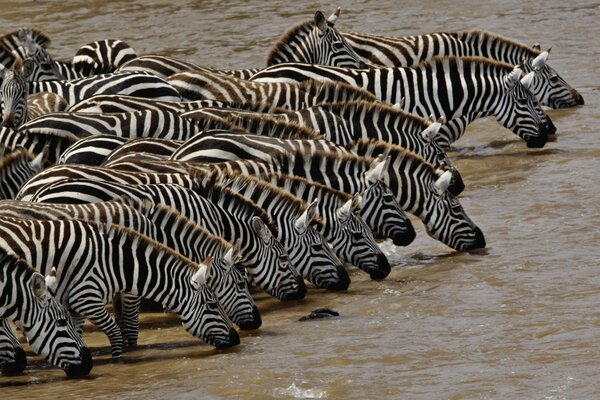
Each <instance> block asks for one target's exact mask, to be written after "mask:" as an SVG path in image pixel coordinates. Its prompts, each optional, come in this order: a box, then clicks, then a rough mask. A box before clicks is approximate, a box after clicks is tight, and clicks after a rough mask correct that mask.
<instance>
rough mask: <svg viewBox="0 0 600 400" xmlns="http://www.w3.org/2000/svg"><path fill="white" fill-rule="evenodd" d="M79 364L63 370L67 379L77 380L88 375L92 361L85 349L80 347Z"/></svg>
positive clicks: (88, 351) (90, 354) (87, 350)
mask: <svg viewBox="0 0 600 400" xmlns="http://www.w3.org/2000/svg"><path fill="white" fill-rule="evenodd" d="M80 352H81V363H79V364H76V365H73V364H70V365H68V366H67V367H66V368H65V373H66V374H67V376H68V377H69V378H78V377H82V376H87V375H89V373H90V371H91V370H92V367H93V365H94V362H93V360H92V353H91V352H90V350H89V349H88V348H87V347H82V348H81V350H80Z"/></svg>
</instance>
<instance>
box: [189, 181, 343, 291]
mask: <svg viewBox="0 0 600 400" xmlns="http://www.w3.org/2000/svg"><path fill="white" fill-rule="evenodd" d="M198 177H200V175H198ZM219 179H220V177H218V176H216V175H215V176H205V177H204V178H198V179H197V180H198V181H199V182H201V184H200V185H199V188H198V190H199V191H200V194H201V195H203V196H206V197H207V198H208V199H209V200H211V201H213V202H214V203H216V204H219V205H221V206H224V205H223V199H224V197H223V196H222V193H223V192H227V191H231V192H233V193H238V194H240V195H242V196H243V197H246V198H248V199H250V200H252V201H254V202H255V203H256V204H258V205H259V206H260V207H262V208H264V209H265V211H267V213H268V214H269V215H270V216H271V218H272V219H273V220H275V221H277V227H278V232H279V235H278V239H279V240H280V241H281V243H282V244H283V245H284V246H285V248H286V249H287V251H288V254H289V257H290V261H291V263H292V265H294V267H295V268H296V269H297V270H298V272H300V274H301V275H302V276H303V277H304V278H305V279H307V280H308V281H309V282H311V283H312V284H314V285H315V286H317V287H319V288H326V289H328V290H347V289H348V287H349V285H350V276H349V275H348V272H347V271H346V270H345V268H344V265H343V264H342V262H341V261H340V260H339V259H338V257H337V256H336V255H335V254H334V252H333V250H332V249H331V248H330V246H329V244H328V243H327V241H326V240H325V238H323V236H322V235H321V234H320V233H319V232H318V230H317V229H316V228H315V227H313V226H312V224H313V223H317V224H321V223H322V221H320V217H319V212H318V209H317V205H316V202H315V201H313V202H312V203H310V204H308V205H307V204H306V203H305V202H303V201H301V200H298V199H297V198H296V197H294V196H292V195H290V194H289V193H287V192H284V191H282V190H280V189H279V188H277V187H274V186H272V185H269V184H267V183H265V182H263V181H257V180H253V181H244V177H241V176H238V177H236V178H233V179H231V181H230V182H220V180H219Z"/></svg>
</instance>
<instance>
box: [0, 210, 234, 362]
mask: <svg viewBox="0 0 600 400" xmlns="http://www.w3.org/2000/svg"><path fill="white" fill-rule="evenodd" d="M0 232H1V233H2V234H0V237H1V238H2V239H0V247H2V248H3V249H5V250H6V251H9V252H11V254H16V255H18V256H20V257H23V259H25V260H28V262H30V263H34V264H35V265H36V266H37V267H38V268H39V270H40V271H43V272H44V273H50V270H51V268H52V267H55V268H56V271H55V274H56V277H55V280H54V284H53V286H54V288H53V291H55V293H56V299H57V300H59V301H60V302H61V303H63V304H65V305H68V307H69V308H70V309H71V310H72V312H73V313H75V314H76V315H78V316H80V317H84V318H89V319H90V320H91V321H92V323H94V324H95V325H96V326H98V327H99V328H100V329H101V330H102V331H103V332H104V333H105V334H106V335H107V336H108V338H109V340H110V343H111V347H112V355H113V357H115V358H118V357H120V356H121V353H122V348H123V338H122V336H121V333H120V331H119V327H118V326H117V325H116V324H115V323H114V321H113V320H112V319H111V317H110V315H109V314H108V312H107V310H106V308H105V305H106V304H108V303H109V302H110V301H111V300H112V298H113V296H114V295H115V294H116V293H118V292H121V291H125V292H129V293H132V294H136V295H139V296H141V297H145V298H148V299H150V300H154V301H156V302H159V303H161V304H163V306H165V308H167V309H169V310H172V311H174V312H175V313H177V314H178V315H179V316H180V318H181V320H182V324H183V326H184V327H185V329H186V330H187V331H188V332H189V333H190V334H192V335H193V336H196V337H198V338H201V339H202V340H204V341H205V342H207V343H209V344H211V345H213V346H215V347H217V348H224V347H229V346H233V345H237V344H239V336H238V334H237V332H236V331H235V329H233V327H232V325H231V322H230V321H229V319H228V318H227V316H226V315H225V313H224V311H223V309H222V308H221V306H220V304H219V303H218V301H217V300H216V298H215V297H214V294H213V293H212V291H211V290H210V289H209V288H208V285H206V276H207V274H208V273H209V272H208V271H207V269H208V268H207V265H203V264H200V265H198V264H195V263H193V262H191V261H190V260H189V259H187V258H184V257H183V256H181V255H179V254H177V253H175V252H173V251H172V250H169V249H168V248H167V247H164V246H162V245H161V244H159V243H157V242H154V241H152V240H150V239H148V238H147V237H145V236H143V235H140V234H138V233H136V232H135V231H130V230H128V229H126V228H117V227H115V226H105V225H96V224H92V223H89V222H83V221H75V220H70V221H32V220H18V219H12V218H6V217H5V218H0ZM82 244H85V246H82ZM91 255H94V256H93V257H91ZM115 260H122V261H121V262H115Z"/></svg>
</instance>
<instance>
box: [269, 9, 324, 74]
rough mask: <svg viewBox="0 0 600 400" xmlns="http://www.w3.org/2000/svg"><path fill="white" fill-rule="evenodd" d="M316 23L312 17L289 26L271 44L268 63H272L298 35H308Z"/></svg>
mask: <svg viewBox="0 0 600 400" xmlns="http://www.w3.org/2000/svg"><path fill="white" fill-rule="evenodd" d="M314 27H315V24H314V22H313V20H312V19H310V20H307V21H304V22H301V23H299V24H297V25H294V26H293V27H291V28H289V29H288V30H287V31H285V32H283V33H282V34H281V36H279V38H277V40H276V41H275V43H273V44H272V45H271V48H270V49H269V54H268V55H267V65H271V64H272V63H273V58H274V57H275V56H276V55H277V54H279V53H281V52H282V51H284V50H285V47H286V46H288V43H289V42H291V41H293V40H292V39H294V38H295V37H297V36H300V37H302V38H304V37H306V36H308V35H309V34H310V33H311V32H312V30H313V28H314Z"/></svg>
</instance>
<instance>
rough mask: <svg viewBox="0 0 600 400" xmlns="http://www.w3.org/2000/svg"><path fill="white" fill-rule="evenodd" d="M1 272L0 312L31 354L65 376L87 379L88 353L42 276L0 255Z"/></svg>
mask: <svg viewBox="0 0 600 400" xmlns="http://www.w3.org/2000/svg"><path fill="white" fill-rule="evenodd" d="M0 268H1V269H0V293H1V294H0V310H4V311H7V312H5V315H4V317H8V318H11V319H12V320H13V321H14V322H15V324H16V325H17V327H18V328H19V329H21V330H22V331H23V333H24V335H25V337H26V338H27V342H28V343H29V346H30V348H31V350H33V351H34V352H36V353H38V354H40V355H41V356H43V357H44V358H46V359H47V360H48V361H49V362H50V363H52V364H53V365H56V366H58V367H60V368H61V369H62V370H63V371H65V373H66V374H67V376H70V377H76V376H85V375H88V374H89V372H90V371H91V369H92V356H91V353H90V351H89V350H88V348H87V347H86V346H85V343H83V341H82V339H81V336H79V335H78V334H77V333H76V332H75V329H74V327H73V325H72V321H71V316H70V314H69V313H68V312H67V310H66V309H65V308H64V307H63V306H62V305H61V304H59V303H58V302H57V301H56V300H55V299H54V297H52V295H51V294H50V291H49V288H48V286H47V284H46V280H45V279H44V276H43V275H41V274H39V273H38V272H35V271H33V270H32V269H31V268H30V267H29V266H28V265H27V264H26V263H25V262H24V261H22V260H20V259H18V258H16V257H13V256H10V255H8V254H7V253H3V254H2V255H0Z"/></svg>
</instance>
